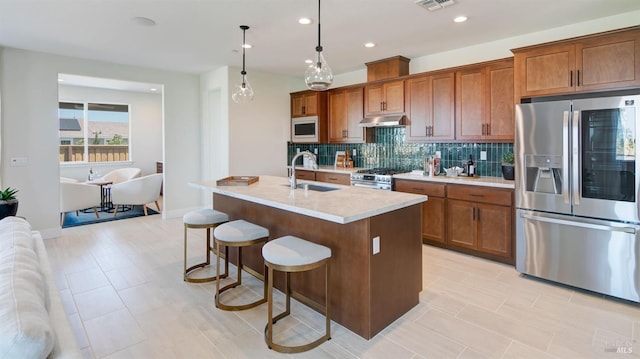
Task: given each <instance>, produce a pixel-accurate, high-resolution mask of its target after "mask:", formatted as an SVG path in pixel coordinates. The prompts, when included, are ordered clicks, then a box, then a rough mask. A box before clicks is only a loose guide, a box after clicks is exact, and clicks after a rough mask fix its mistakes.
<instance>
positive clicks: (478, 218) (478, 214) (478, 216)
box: [476, 208, 480, 221]
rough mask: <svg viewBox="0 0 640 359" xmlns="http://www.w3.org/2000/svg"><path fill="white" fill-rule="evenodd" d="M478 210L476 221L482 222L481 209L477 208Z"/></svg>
mask: <svg viewBox="0 0 640 359" xmlns="http://www.w3.org/2000/svg"><path fill="white" fill-rule="evenodd" d="M476 210H477V211H478V213H477V214H476V220H477V221H479V220H480V208H476Z"/></svg>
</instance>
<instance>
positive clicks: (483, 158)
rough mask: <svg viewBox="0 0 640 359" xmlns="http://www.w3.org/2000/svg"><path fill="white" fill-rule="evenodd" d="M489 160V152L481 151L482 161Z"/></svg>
mask: <svg viewBox="0 0 640 359" xmlns="http://www.w3.org/2000/svg"><path fill="white" fill-rule="evenodd" d="M486 160H487V151H480V161H486Z"/></svg>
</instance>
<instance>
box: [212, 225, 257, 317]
mask: <svg viewBox="0 0 640 359" xmlns="http://www.w3.org/2000/svg"><path fill="white" fill-rule="evenodd" d="M268 238H269V230H268V229H266V228H264V227H261V226H258V225H257V224H253V223H251V222H247V221H245V220H242V219H240V220H236V221H231V222H227V223H224V224H221V225H220V226H218V227H216V229H215V230H214V231H213V240H214V241H215V242H216V253H217V255H218V259H217V263H218V267H217V269H216V271H217V272H216V274H217V275H219V273H220V246H225V248H226V252H225V253H228V248H229V247H237V248H238V279H237V280H236V281H235V282H234V283H231V284H228V285H226V286H224V287H222V288H220V280H219V278H223V277H217V278H218V280H217V281H216V297H215V303H216V307H217V308H219V309H222V310H244V309H249V308H253V307H256V306H258V305H260V304H262V303H265V302H266V301H267V287H266V285H265V284H264V283H263V288H264V293H263V297H262V298H261V299H258V300H256V301H255V302H251V303H248V304H243V305H228V304H223V303H221V302H220V295H221V294H222V293H224V292H225V291H227V290H229V289H231V288H235V287H237V286H239V285H241V284H242V269H243V265H242V247H248V246H251V245H254V244H260V243H265V242H266V241H267V239H268ZM227 258H228V257H227ZM245 270H246V269H245Z"/></svg>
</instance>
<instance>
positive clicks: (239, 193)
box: [189, 176, 427, 224]
mask: <svg viewBox="0 0 640 359" xmlns="http://www.w3.org/2000/svg"><path fill="white" fill-rule="evenodd" d="M298 183H309V184H315V185H318V186H323V187H334V188H339V189H338V190H335V191H328V192H319V191H313V190H307V191H305V190H304V189H296V190H291V189H290V187H289V179H288V178H287V177H274V176H260V179H259V180H258V182H255V183H253V184H250V185H248V186H218V185H216V180H207V181H200V182H190V183H189V185H190V186H192V187H196V188H201V189H205V190H209V191H211V192H213V193H218V194H222V195H225V196H229V197H234V198H238V199H242V200H245V201H249V202H254V203H259V204H263V205H265V206H270V207H274V208H278V209H282V210H285V211H290V212H295V213H298V214H303V215H307V216H311V217H315V218H320V219H323V220H326V221H331V222H335V223H340V224H345V223H350V222H354V221H358V220H361V219H365V218H369V217H373V216H376V215H379V214H383V213H387V212H392V211H394V210H397V209H400V208H404V207H408V206H412V205H415V204H418V203H422V202H424V201H426V200H427V196H423V195H416V194H411V193H403V192H393V191H383V190H376V189H368V188H360V187H352V186H341V185H337V184H329V183H324V182H314V181H303V180H298Z"/></svg>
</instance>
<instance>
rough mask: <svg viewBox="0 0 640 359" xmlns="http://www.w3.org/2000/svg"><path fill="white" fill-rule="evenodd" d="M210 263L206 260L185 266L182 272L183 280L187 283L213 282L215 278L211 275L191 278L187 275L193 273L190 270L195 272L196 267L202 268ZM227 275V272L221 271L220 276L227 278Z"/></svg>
mask: <svg viewBox="0 0 640 359" xmlns="http://www.w3.org/2000/svg"><path fill="white" fill-rule="evenodd" d="M209 264H210V263H207V262H202V263H199V264H195V265H192V266H191V267H189V268H187V269H186V270H185V272H184V281H185V282H189V283H206V282H213V281H214V280H216V276H215V275H214V276H211V277H203V278H192V277H189V275H191V274H193V273H192V272H195V271H196V270H197V269H200V268H204V267H206V266H208V265H209ZM227 277H228V273H226V272H225V273H223V274H221V275H220V278H221V279H222V278H227Z"/></svg>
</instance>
